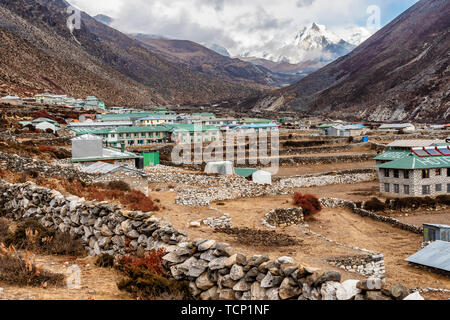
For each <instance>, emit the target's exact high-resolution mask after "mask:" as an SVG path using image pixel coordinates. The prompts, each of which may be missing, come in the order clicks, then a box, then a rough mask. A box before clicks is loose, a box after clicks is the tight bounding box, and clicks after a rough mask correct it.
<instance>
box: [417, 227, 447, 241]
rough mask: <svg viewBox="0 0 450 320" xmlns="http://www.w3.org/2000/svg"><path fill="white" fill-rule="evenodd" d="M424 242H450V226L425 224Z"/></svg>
mask: <svg viewBox="0 0 450 320" xmlns="http://www.w3.org/2000/svg"><path fill="white" fill-rule="evenodd" d="M423 240H424V241H425V242H428V241H436V240H441V241H447V242H450V226H449V225H445V224H429V223H424V224H423Z"/></svg>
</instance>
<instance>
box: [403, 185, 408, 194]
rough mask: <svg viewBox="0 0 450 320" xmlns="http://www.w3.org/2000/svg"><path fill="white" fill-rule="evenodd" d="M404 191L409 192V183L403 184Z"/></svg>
mask: <svg viewBox="0 0 450 320" xmlns="http://www.w3.org/2000/svg"><path fill="white" fill-rule="evenodd" d="M403 192H404V194H409V185H404V186H403Z"/></svg>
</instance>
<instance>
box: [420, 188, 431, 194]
mask: <svg viewBox="0 0 450 320" xmlns="http://www.w3.org/2000/svg"><path fill="white" fill-rule="evenodd" d="M430 193H431V187H430V186H422V194H423V195H427V194H430Z"/></svg>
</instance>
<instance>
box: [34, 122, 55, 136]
mask: <svg viewBox="0 0 450 320" xmlns="http://www.w3.org/2000/svg"><path fill="white" fill-rule="evenodd" d="M35 127H36V129H38V130H41V131H44V132H46V131H47V130H49V129H50V130H52V132H53V133H55V132H56V126H55V125H54V124H52V123H50V122H46V121H45V122H39V123H38V124H37V125H36V126H35Z"/></svg>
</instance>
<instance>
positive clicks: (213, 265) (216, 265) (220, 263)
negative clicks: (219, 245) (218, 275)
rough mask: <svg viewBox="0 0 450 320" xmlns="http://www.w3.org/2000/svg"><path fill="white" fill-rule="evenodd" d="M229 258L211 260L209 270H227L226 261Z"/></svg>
mask: <svg viewBox="0 0 450 320" xmlns="http://www.w3.org/2000/svg"><path fill="white" fill-rule="evenodd" d="M227 259H228V257H221V258H216V259H214V260H211V261H210V262H209V264H208V267H209V269H211V270H219V269H223V268H225V265H226V261H227Z"/></svg>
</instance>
